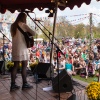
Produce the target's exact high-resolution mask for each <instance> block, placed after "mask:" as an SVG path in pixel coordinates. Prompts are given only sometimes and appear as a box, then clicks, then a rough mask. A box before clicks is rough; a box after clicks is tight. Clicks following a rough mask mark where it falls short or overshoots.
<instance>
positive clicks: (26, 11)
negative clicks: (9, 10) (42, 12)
mask: <svg viewBox="0 0 100 100" xmlns="http://www.w3.org/2000/svg"><path fill="white" fill-rule="evenodd" d="M18 12H25V13H34V12H32V11H30V10H21V9H18Z"/></svg>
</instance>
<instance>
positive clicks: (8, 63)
mask: <svg viewBox="0 0 100 100" xmlns="http://www.w3.org/2000/svg"><path fill="white" fill-rule="evenodd" d="M13 66H14V62H12V61H9V62H7V69H8V71H9V72H11V70H12V67H13ZM21 68H22V64H21V63H20V64H19V68H18V72H20V71H21Z"/></svg>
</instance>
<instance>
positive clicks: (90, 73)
mask: <svg viewBox="0 0 100 100" xmlns="http://www.w3.org/2000/svg"><path fill="white" fill-rule="evenodd" d="M94 74H95V68H94V66H93V64H92V62H91V61H89V63H88V65H87V67H86V75H87V77H93V76H94ZM87 77H86V78H87Z"/></svg>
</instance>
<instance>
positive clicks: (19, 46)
mask: <svg viewBox="0 0 100 100" xmlns="http://www.w3.org/2000/svg"><path fill="white" fill-rule="evenodd" d="M18 25H19V26H20V27H21V28H22V30H23V31H24V32H30V33H31V34H32V35H33V36H34V35H35V32H34V31H32V30H31V29H30V28H29V27H28V26H27V25H26V24H25V23H22V22H20V23H18ZM24 60H29V55H28V49H27V46H26V41H25V38H24V35H23V34H22V33H21V32H20V31H19V30H18V29H17V31H16V35H15V36H14V37H12V61H24Z"/></svg>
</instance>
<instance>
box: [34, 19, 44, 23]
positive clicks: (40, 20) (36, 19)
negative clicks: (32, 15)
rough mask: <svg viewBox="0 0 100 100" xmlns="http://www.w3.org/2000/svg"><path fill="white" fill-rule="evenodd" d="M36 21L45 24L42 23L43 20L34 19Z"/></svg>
mask: <svg viewBox="0 0 100 100" xmlns="http://www.w3.org/2000/svg"><path fill="white" fill-rule="evenodd" d="M34 21H38V22H44V21H42V20H39V19H34Z"/></svg>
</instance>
